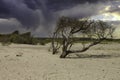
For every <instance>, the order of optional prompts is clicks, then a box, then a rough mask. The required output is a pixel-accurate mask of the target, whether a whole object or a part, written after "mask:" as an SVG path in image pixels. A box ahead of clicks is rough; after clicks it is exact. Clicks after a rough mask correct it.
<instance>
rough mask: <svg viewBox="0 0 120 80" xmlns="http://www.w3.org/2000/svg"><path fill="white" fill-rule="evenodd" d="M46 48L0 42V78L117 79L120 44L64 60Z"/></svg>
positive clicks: (45, 79) (33, 79) (39, 79)
mask: <svg viewBox="0 0 120 80" xmlns="http://www.w3.org/2000/svg"><path fill="white" fill-rule="evenodd" d="M77 47H78V48H79V45H78V46H77ZM48 48H49V46H48V45H47V46H40V45H23V44H12V45H9V46H2V45H0V80H120V44H117V43H114V44H100V45H97V46H95V47H93V48H91V49H90V50H88V51H87V52H85V53H82V54H81V56H79V57H76V56H75V55H73V54H72V55H69V58H66V59H60V58H59V55H52V54H51V52H48ZM103 55H104V56H103ZM70 57H71V58H70ZM80 57H81V58H80Z"/></svg>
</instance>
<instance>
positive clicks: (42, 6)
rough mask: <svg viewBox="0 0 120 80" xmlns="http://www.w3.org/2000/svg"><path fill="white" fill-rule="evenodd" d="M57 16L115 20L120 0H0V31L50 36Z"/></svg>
mask: <svg viewBox="0 0 120 80" xmlns="http://www.w3.org/2000/svg"><path fill="white" fill-rule="evenodd" d="M61 16H69V17H75V18H78V19H80V18H84V17H89V18H91V19H96V20H107V21H112V22H119V21H120V0H0V33H10V32H13V31H14V30H19V31H21V32H26V31H31V32H32V34H33V35H34V36H39V37H46V36H50V34H51V33H52V31H53V29H54V27H55V25H56V24H55V23H56V21H57V20H58V18H59V17H61ZM119 31H120V29H119V30H118V31H117V34H118V33H119Z"/></svg>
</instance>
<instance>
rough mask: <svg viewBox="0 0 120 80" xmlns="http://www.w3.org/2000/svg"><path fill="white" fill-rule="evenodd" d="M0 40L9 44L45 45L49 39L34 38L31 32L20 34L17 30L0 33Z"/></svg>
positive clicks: (4, 43)
mask: <svg viewBox="0 0 120 80" xmlns="http://www.w3.org/2000/svg"><path fill="white" fill-rule="evenodd" d="M0 42H1V43H2V44H3V45H6V44H10V43H17V44H33V45H36V44H40V45H45V44H46V43H49V42H50V39H45V38H35V37H33V36H32V35H31V32H26V33H21V34H20V33H19V31H14V32H12V33H10V34H0Z"/></svg>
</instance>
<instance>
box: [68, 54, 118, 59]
mask: <svg viewBox="0 0 120 80" xmlns="http://www.w3.org/2000/svg"><path fill="white" fill-rule="evenodd" d="M118 57H120V54H99V55H89V54H76V57H72V56H68V57H66V58H67V59H82V58H93V59H96V58H101V59H110V58H118Z"/></svg>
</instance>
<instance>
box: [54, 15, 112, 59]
mask: <svg viewBox="0 0 120 80" xmlns="http://www.w3.org/2000/svg"><path fill="white" fill-rule="evenodd" d="M113 31H114V28H113V27H112V26H111V25H109V24H107V23H106V22H103V21H94V20H90V19H81V20H78V19H73V18H69V17H61V18H60V19H59V20H58V23H57V27H56V29H55V32H54V34H53V38H52V39H53V40H52V49H53V54H56V53H57V51H58V50H59V49H60V47H62V54H61V55H60V58H65V57H66V56H67V55H68V54H70V53H78V52H84V51H87V50H88V49H89V48H90V47H92V46H94V45H97V44H99V43H100V42H102V41H103V40H105V39H106V38H111V37H112V33H113ZM75 34H78V35H80V36H81V37H82V38H85V37H87V38H89V39H90V40H91V42H90V43H89V44H88V45H85V44H84V42H81V44H82V48H81V49H79V50H71V47H72V46H73V43H74V42H75V40H74V35H75ZM59 39H62V43H60V41H59Z"/></svg>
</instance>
